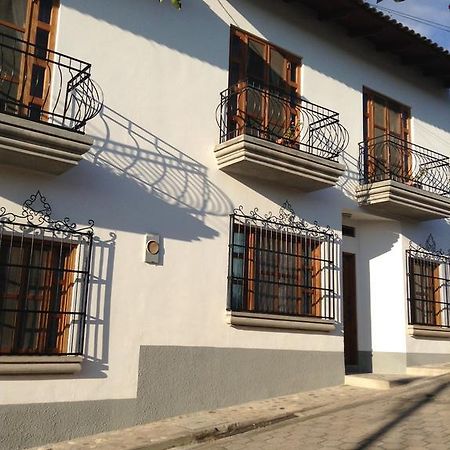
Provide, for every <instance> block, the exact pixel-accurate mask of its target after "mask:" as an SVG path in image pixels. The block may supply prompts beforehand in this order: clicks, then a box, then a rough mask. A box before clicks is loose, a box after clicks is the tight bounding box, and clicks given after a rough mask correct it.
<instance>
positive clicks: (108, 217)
mask: <svg viewBox="0 0 450 450" xmlns="http://www.w3.org/2000/svg"><path fill="white" fill-rule="evenodd" d="M101 120H102V121H103V127H104V129H99V130H96V132H95V135H97V136H104V137H102V138H96V143H95V145H94V147H93V149H92V150H91V151H90V152H89V154H88V155H87V157H86V161H84V162H82V164H83V165H86V164H90V165H91V167H89V171H88V172H89V177H88V178H85V188H89V186H87V185H86V184H89V183H90V184H91V188H90V189H91V190H94V189H95V190H97V191H98V190H99V189H100V190H101V189H104V190H105V192H104V195H105V196H106V197H107V198H110V199H111V204H110V205H107V206H108V207H107V211H103V212H102V213H101V214H100V215H99V214H97V217H96V225H97V226H101V227H104V228H107V229H117V230H124V231H131V232H135V233H148V232H151V231H154V232H158V233H161V234H163V235H164V237H165V238H171V239H177V240H183V241H193V240H199V239H201V238H207V239H212V238H215V237H217V236H218V232H217V231H216V230H214V229H212V228H210V227H208V226H207V225H206V224H205V219H206V216H207V215H208V216H227V215H228V214H230V213H231V211H232V209H233V206H232V203H231V201H230V199H229V198H228V197H227V196H226V195H225V193H224V192H222V191H221V190H220V189H218V188H217V187H216V186H215V185H213V184H212V183H211V182H210V181H209V179H208V175H207V168H206V166H204V165H202V164H200V163H199V162H197V161H196V160H194V159H193V158H191V157H190V156H188V155H186V154H185V153H183V152H182V151H181V150H179V149H177V148H175V147H173V146H172V145H170V144H169V143H167V142H165V141H164V140H162V139H160V138H159V137H158V136H155V135H154V134H152V133H151V132H149V131H148V130H146V129H144V128H143V127H141V126H139V125H138V124H136V123H134V122H132V121H130V120H128V119H127V118H126V117H124V116H123V115H121V114H119V113H118V112H116V111H114V110H112V109H110V108H108V107H106V106H105V107H104V109H103V111H102V113H101ZM116 134H117V135H120V139H121V142H119V141H117V140H115V139H114V137H113V136H114V135H116ZM124 136H126V137H124ZM86 169H87V168H86ZM73 175H74V176H76V174H75V173H74V174H73ZM99 180H101V185H99V182H98V181H99ZM74 182H75V180H74ZM98 193H99V192H97V194H98ZM105 206H106V205H105ZM93 213H94V212H93Z"/></svg>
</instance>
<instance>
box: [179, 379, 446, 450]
mask: <svg viewBox="0 0 450 450" xmlns="http://www.w3.org/2000/svg"><path fill="white" fill-rule="evenodd" d="M392 392H393V393H392V396H391V397H389V398H384V399H381V400H378V401H376V402H373V403H370V404H368V405H363V406H358V407H355V408H352V409H346V410H342V411H340V412H337V413H333V414H329V415H326V416H322V417H317V418H313V419H310V420H306V421H301V419H292V420H290V421H289V422H284V423H282V424H278V425H274V426H272V427H267V428H263V429H259V430H256V431H251V432H248V433H244V434H240V435H236V436H232V437H228V438H225V439H221V440H218V441H215V442H209V443H205V444H198V445H194V446H189V447H184V448H183V449H184V450H185V449H188V448H189V449H196V450H200V449H202V450H204V449H210V450H244V449H245V450H273V449H277V450H294V449H299V450H300V449H301V450H310V449H311V450H312V449H314V450H315V449H338V450H347V449H348V450H366V449H386V450H401V449H408V450H424V449H432V450H441V449H442V450H449V449H450V377H448V376H447V377H443V378H442V377H440V379H439V381H436V383H434V384H433V385H431V386H428V387H427V388H426V389H422V390H420V391H415V392H403V393H395V391H392Z"/></svg>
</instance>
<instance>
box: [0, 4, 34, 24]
mask: <svg viewBox="0 0 450 450" xmlns="http://www.w3.org/2000/svg"><path fill="white" fill-rule="evenodd" d="M27 3H28V1H27V0H0V20H2V21H5V22H9V23H11V24H12V25H14V26H15V27H18V28H24V27H25V17H26V12H27Z"/></svg>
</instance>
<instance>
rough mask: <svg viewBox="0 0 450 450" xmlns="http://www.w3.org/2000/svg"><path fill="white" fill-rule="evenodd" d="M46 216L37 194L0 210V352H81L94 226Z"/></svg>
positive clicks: (48, 213)
mask: <svg viewBox="0 0 450 450" xmlns="http://www.w3.org/2000/svg"><path fill="white" fill-rule="evenodd" d="M51 216H52V210H51V207H50V205H49V204H48V203H47V200H46V198H45V197H44V196H43V195H42V194H41V193H40V192H39V191H38V192H37V193H36V194H33V195H31V196H30V198H29V199H28V200H26V201H25V202H24V204H23V206H22V212H21V213H20V214H18V215H17V214H14V213H10V212H7V211H6V209H5V208H4V207H1V208H0V354H7V355H23V354H28V355H29V354H32V355H81V354H82V353H83V348H84V335H85V333H84V329H85V323H86V303H87V296H88V286H89V273H90V261H91V254H92V240H93V228H92V227H93V225H94V223H93V221H89V225H88V226H86V227H83V228H77V226H76V224H75V223H71V222H70V220H69V219H68V218H65V219H63V220H54V219H53V218H52V217H51Z"/></svg>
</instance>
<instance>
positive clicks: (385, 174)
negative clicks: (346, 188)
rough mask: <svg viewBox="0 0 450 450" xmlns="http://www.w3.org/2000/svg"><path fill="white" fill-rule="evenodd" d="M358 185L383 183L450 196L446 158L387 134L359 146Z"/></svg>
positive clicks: (449, 161) (448, 162)
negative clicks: (391, 181)
mask: <svg viewBox="0 0 450 450" xmlns="http://www.w3.org/2000/svg"><path fill="white" fill-rule="evenodd" d="M359 171H360V183H361V184H369V183H374V182H377V181H383V180H394V181H398V182H400V183H403V184H406V185H409V186H413V187H417V188H420V189H424V190H427V191H430V192H434V193H436V194H439V195H449V194H450V158H449V157H448V156H444V155H440V154H439V153H436V152H434V151H432V150H429V149H427V148H425V147H420V146H419V145H415V144H412V143H411V142H408V141H406V140H403V139H401V138H399V137H397V136H393V135H390V134H386V135H382V136H378V137H376V138H374V139H370V140H367V141H364V142H361V143H360V144H359Z"/></svg>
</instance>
